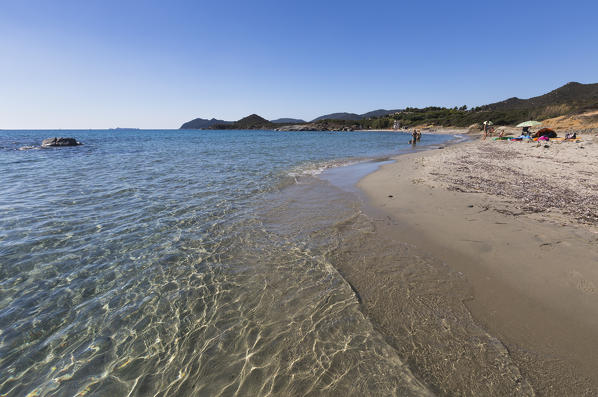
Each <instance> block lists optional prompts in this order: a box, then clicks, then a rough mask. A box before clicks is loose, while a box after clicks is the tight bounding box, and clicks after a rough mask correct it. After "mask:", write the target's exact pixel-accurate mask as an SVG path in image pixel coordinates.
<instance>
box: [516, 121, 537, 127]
mask: <svg viewBox="0 0 598 397" xmlns="http://www.w3.org/2000/svg"><path fill="white" fill-rule="evenodd" d="M540 124H542V123H540V122H539V121H535V120H529V121H524V122H523V123H519V124H517V127H535V126H537V125H540Z"/></svg>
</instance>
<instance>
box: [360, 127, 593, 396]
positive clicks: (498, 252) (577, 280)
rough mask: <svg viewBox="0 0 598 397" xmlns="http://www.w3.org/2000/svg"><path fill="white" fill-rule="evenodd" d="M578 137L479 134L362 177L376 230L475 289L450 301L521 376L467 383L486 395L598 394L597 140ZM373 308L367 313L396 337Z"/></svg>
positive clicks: (438, 385)
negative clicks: (545, 140)
mask: <svg viewBox="0 0 598 397" xmlns="http://www.w3.org/2000/svg"><path fill="white" fill-rule="evenodd" d="M582 138H583V139H584V141H583V142H582V143H569V142H567V143H560V144H558V143H553V144H550V145H549V147H544V145H537V144H536V143H535V142H534V143H521V142H504V141H492V140H474V141H470V142H466V143H462V144H458V145H453V146H447V147H443V148H442V149H441V150H439V149H433V150H429V151H423V152H416V153H413V154H409V155H403V156H398V157H397V158H396V159H395V160H396V162H394V163H392V164H387V165H384V166H383V167H381V168H380V169H379V170H378V171H376V172H374V173H373V174H370V175H368V176H367V177H365V178H364V179H362V180H361V181H360V182H359V184H358V186H359V187H360V188H361V189H362V190H363V191H364V192H365V194H366V196H367V197H368V199H369V200H368V202H369V204H370V205H371V208H370V209H369V210H370V211H371V212H372V214H375V217H377V220H378V222H377V228H378V232H381V233H382V234H384V235H385V236H386V237H387V238H391V239H393V240H395V241H397V243H399V242H401V243H408V244H411V245H412V246H414V247H416V248H419V249H421V250H422V251H425V252H427V253H429V254H431V255H432V256H434V257H435V258H437V259H438V260H439V261H440V262H442V263H443V264H446V265H447V266H448V268H449V269H451V271H454V272H456V273H457V274H459V275H462V276H463V277H464V279H465V282H466V283H467V285H468V286H469V288H470V291H471V294H470V295H467V294H466V296H465V297H464V296H463V295H462V293H459V295H455V298H456V299H458V300H460V301H461V302H463V304H464V305H465V307H466V308H467V309H468V311H469V312H470V313H471V316H472V318H473V321H474V322H475V323H476V324H477V325H479V326H480V327H481V328H482V329H484V330H485V331H487V332H488V333H489V334H490V335H492V336H493V337H496V338H497V339H498V340H500V342H502V344H503V345H504V346H505V347H506V350H507V352H508V355H509V356H510V358H511V359H512V362H513V363H514V364H515V365H516V366H517V368H518V370H519V373H520V374H521V377H522V379H518V378H517V375H513V374H514V373H516V372H517V371H515V372H513V371H512V370H510V373H511V375H510V378H509V379H510V380H512V382H511V383H509V382H507V383H504V382H503V383H502V384H501V383H500V382H495V380H493V379H483V378H479V377H478V378H477V379H473V380H469V381H470V382H473V383H480V384H484V383H485V385H483V387H481V388H478V390H483V391H484V394H494V395H505V394H515V393H516V392H517V393H519V394H528V395H529V394H533V393H535V394H537V395H555V396H556V395H597V394H598V162H597V161H596V159H597V158H598V138H597V137H594V136H593V135H585V136H582ZM422 143H425V135H424V137H423V140H422ZM349 278H350V277H349ZM373 289H375V287H373ZM357 290H359V287H357ZM449 293H450V291H449ZM375 305H376V304H375V302H374V303H370V306H371V307H370V309H368V310H366V312H369V313H368V314H370V315H373V317H374V318H373V321H374V323H378V326H379V327H380V328H382V330H383V331H384V332H386V334H387V337H388V339H389V340H390V341H391V343H392V339H393V338H394V337H395V336H394V335H393V334H392V327H389V326H387V325H385V324H384V321H383V320H380V319H379V318H378V319H376V315H375ZM391 310H392V308H391ZM461 315H463V314H461ZM442 321H444V320H442ZM430 326H431V327H434V324H431V325H430ZM439 343H440V344H442V343H449V342H442V341H439ZM428 347H429V350H430V351H433V350H434V349H436V347H435V346H428ZM438 349H439V351H442V350H443V347H439V348H438ZM420 350H421V349H420ZM463 354H464V356H466V355H468V354H470V355H471V354H472V353H467V352H465V353H463ZM450 359H451V360H454V358H453V357H451V358H450ZM417 360H418V359H417V357H416V358H415V359H413V360H412V362H415V363H416V364H417V362H418V361H417ZM457 361H458V360H457ZM452 365H453V367H454V368H455V372H457V371H458V372H461V373H462V372H463V371H465V372H466V371H467V366H466V365H465V366H459V363H458V362H457V363H453V364H452ZM416 366H417V365H416ZM431 371H432V372H433V371H434V369H433V368H432V369H431ZM416 372H417V371H416ZM444 372H446V368H445V369H444ZM505 372H507V371H505ZM457 375H459V376H460V377H461V378H463V379H467V378H468V376H467V374H457V373H455V376H457ZM513 376H514V377H513ZM424 378H425V381H426V382H431V383H432V386H433V387H434V388H435V390H436V391H440V393H441V394H471V390H470V392H469V393H468V392H467V391H466V390H467V386H466V387H464V388H462V389H460V388H459V387H458V386H457V387H456V388H455V386H454V385H451V384H450V382H448V381H447V380H446V373H444V374H443V375H435V374H434V373H429V374H428V375H427V376H425V377H424ZM521 384H529V385H531V387H532V388H533V391H530V390H529V389H527V388H525V387H524V388H521V387H520V385H521ZM499 385H500V388H499ZM510 387H512V390H509V388H510Z"/></svg>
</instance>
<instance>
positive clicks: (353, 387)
mask: <svg viewBox="0 0 598 397" xmlns="http://www.w3.org/2000/svg"><path fill="white" fill-rule="evenodd" d="M52 136H74V137H76V138H77V139H78V140H80V141H82V142H83V143H84V145H83V146H79V147H74V148H59V149H30V150H18V149H19V148H21V147H24V146H36V145H39V144H40V142H41V140H42V139H44V138H47V137H52ZM448 138H449V137H447V136H424V141H425V143H427V144H434V143H442V142H444V141H446V140H447V139H448ZM408 140H409V136H408V135H406V134H400V133H390V132H368V133H359V132H348V133H330V132H301V133H285V132H272V131H68V132H65V131H0V258H1V259H0V261H1V262H0V394H2V395H15V396H17V395H27V394H28V393H31V395H37V394H41V395H65V396H66V395H75V394H81V395H85V394H90V395H156V394H157V395H171V394H180V395H188V394H192V395H197V394H202V395H204V394H205V395H220V394H221V395H235V394H236V395H289V394H293V395H310V394H313V395H320V394H328V395H341V394H346V393H348V392H352V393H358V394H360V395H370V394H371V395H379V394H413V395H426V394H427V393H428V389H427V387H426V386H424V385H423V384H422V383H421V382H419V381H418V380H417V379H416V377H415V376H413V374H412V373H411V372H410V370H409V369H408V368H407V367H406V366H405V365H404V364H403V362H402V361H401V359H400V358H399V356H398V354H397V349H395V348H393V347H391V346H390V345H388V343H387V342H386V341H385V340H384V338H383V337H382V336H381V335H380V334H379V333H378V332H376V331H375V330H374V327H373V326H372V324H371V323H370V321H369V320H368V319H366V318H365V317H364V315H363V314H362V311H361V310H360V302H359V297H358V296H357V295H356V294H355V292H354V290H353V289H352V288H351V285H349V284H348V283H347V281H346V280H345V279H344V278H343V277H341V275H340V274H339V273H338V271H337V270H336V268H335V267H333V266H332V265H331V263H330V261H329V260H328V258H329V257H330V255H329V254H330V252H331V250H332V249H333V248H334V247H338V246H339V236H338V234H335V233H332V232H331V231H332V230H333V229H332V228H337V229H338V225H339V222H341V223H342V222H343V221H345V220H347V219H353V218H354V217H355V216H356V214H358V213H359V211H360V210H359V208H357V207H356V205H357V204H356V201H355V198H354V197H352V196H350V195H348V193H347V192H346V191H344V190H342V189H339V188H336V187H334V186H332V185H330V183H329V181H327V180H326V178H316V177H314V176H313V175H317V174H319V173H320V172H321V171H322V170H323V169H326V168H329V167H332V166H336V165H341V164H348V163H351V162H355V161H362V160H364V159H368V158H383V157H384V156H387V155H391V154H396V153H398V152H401V151H410V150H412V148H411V146H410V145H408V144H407V142H408ZM335 230H336V229H335ZM337 254H338V253H337ZM337 256H338V255H337Z"/></svg>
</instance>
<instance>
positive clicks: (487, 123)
mask: <svg viewBox="0 0 598 397" xmlns="http://www.w3.org/2000/svg"><path fill="white" fill-rule="evenodd" d="M484 124H485V125H493V124H494V123H493V122H492V121H490V120H487V121H484Z"/></svg>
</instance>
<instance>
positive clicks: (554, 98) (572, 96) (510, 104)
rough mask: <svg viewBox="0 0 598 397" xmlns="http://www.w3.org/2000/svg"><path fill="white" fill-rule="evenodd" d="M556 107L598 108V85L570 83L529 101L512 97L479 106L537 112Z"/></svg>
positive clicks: (482, 108) (486, 108) (497, 109)
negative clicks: (541, 109)
mask: <svg viewBox="0 0 598 397" xmlns="http://www.w3.org/2000/svg"><path fill="white" fill-rule="evenodd" d="M558 105H567V106H569V107H572V108H580V107H581V108H586V107H587V108H595V107H598V83H596V84H581V83H577V82H571V83H567V84H565V85H564V86H562V87H560V88H557V89H556V90H553V91H550V92H549V93H547V94H544V95H540V96H536V97H533V98H529V99H519V98H517V97H513V98H509V99H506V100H504V101H501V102H496V103H491V104H489V105H484V106H480V110H494V111H512V110H537V109H540V108H546V107H548V106H558Z"/></svg>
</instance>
